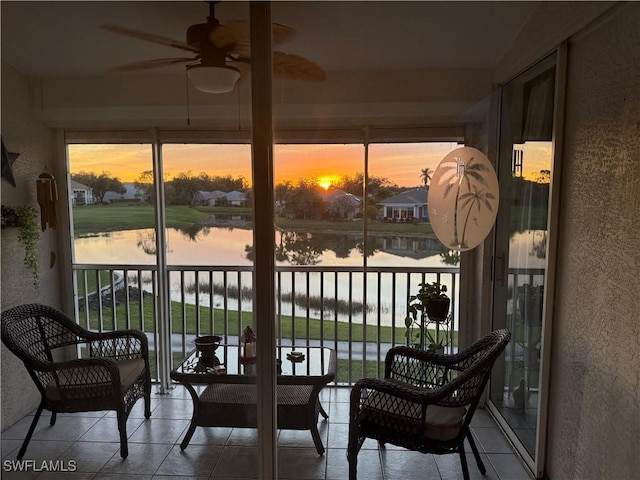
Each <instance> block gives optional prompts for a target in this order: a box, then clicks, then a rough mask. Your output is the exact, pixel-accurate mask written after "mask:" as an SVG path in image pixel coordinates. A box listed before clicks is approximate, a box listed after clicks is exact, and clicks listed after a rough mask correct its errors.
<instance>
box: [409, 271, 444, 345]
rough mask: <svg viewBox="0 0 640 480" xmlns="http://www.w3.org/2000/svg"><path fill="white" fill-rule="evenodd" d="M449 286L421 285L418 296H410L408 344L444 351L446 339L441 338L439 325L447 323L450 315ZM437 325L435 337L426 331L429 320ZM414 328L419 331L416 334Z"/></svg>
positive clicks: (439, 284)
mask: <svg viewBox="0 0 640 480" xmlns="http://www.w3.org/2000/svg"><path fill="white" fill-rule="evenodd" d="M446 292H447V286H446V285H443V284H441V283H440V282H431V283H421V284H420V289H419V290H418V293H417V294H416V295H411V296H409V302H408V304H407V317H406V318H405V321H404V322H405V327H406V332H405V335H406V336H407V344H409V345H411V344H413V345H414V346H419V347H421V348H425V347H426V348H427V350H429V351H442V350H443V349H444V338H440V335H439V334H440V332H439V326H440V325H439V324H440V323H442V322H446V320H447V317H448V314H449V305H450V304H451V300H450V298H449V297H448V296H447V293H446ZM426 317H428V318H429V320H430V321H431V322H434V323H435V324H436V332H435V336H432V335H431V333H430V332H429V331H428V330H426V328H425V327H426V323H427V318H426ZM414 328H417V329H418V331H417V332H416V333H415V334H414Z"/></svg>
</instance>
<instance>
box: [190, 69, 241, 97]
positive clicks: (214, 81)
mask: <svg viewBox="0 0 640 480" xmlns="http://www.w3.org/2000/svg"><path fill="white" fill-rule="evenodd" d="M187 76H188V77H189V80H191V83H192V84H193V86H194V87H195V88H196V89H197V90H200V91H201V92H205V93H227V92H230V91H231V90H233V87H235V85H236V82H237V81H238V78H240V71H239V70H237V69H236V68H233V67H215V66H207V65H192V66H187Z"/></svg>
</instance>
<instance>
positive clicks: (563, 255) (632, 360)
mask: <svg viewBox="0 0 640 480" xmlns="http://www.w3.org/2000/svg"><path fill="white" fill-rule="evenodd" d="M639 155H640V4H638V3H632V4H629V5H627V6H625V7H624V8H620V9H618V10H616V11H615V13H612V15H611V16H610V18H607V19H606V20H603V21H602V22H599V24H598V25H597V26H596V27H594V28H592V29H590V30H589V31H587V32H585V33H584V34H583V35H580V36H577V37H576V38H575V39H572V40H571V41H570V43H569V64H568V87H567V101H566V122H565V143H564V149H563V166H562V168H563V172H562V176H563V181H562V208H561V226H560V250H559V265H558V267H559V268H558V280H557V285H558V291H557V296H556V306H555V307H556V313H555V324H554V330H553V339H554V340H553V347H552V365H551V390H550V392H551V398H550V405H549V407H550V418H549V444H548V449H547V451H548V460H547V472H548V474H549V477H550V478H554V479H580V480H585V479H594V480H596V479H598V480H599V479H604V478H607V479H616V480H627V479H629V480H631V479H636V478H639V476H640V294H639V292H640V275H639V274H640V250H639V249H638V229H639V228H640V156H639Z"/></svg>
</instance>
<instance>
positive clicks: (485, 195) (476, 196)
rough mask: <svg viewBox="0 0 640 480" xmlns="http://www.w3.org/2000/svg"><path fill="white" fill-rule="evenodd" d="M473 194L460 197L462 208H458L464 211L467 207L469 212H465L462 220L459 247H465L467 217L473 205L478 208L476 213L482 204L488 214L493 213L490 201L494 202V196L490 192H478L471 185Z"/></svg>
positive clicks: (469, 193)
mask: <svg viewBox="0 0 640 480" xmlns="http://www.w3.org/2000/svg"><path fill="white" fill-rule="evenodd" d="M472 187H473V192H467V193H465V194H463V195H461V196H460V201H461V202H462V206H461V207H460V208H461V209H462V210H464V209H465V208H466V207H467V206H468V207H469V210H467V217H466V218H465V219H464V226H463V227H462V243H461V245H462V246H463V247H464V246H466V242H465V238H464V236H465V234H466V232H467V223H468V222H469V216H470V215H471V210H473V207H474V205H477V206H478V212H480V209H481V205H483V204H484V206H485V207H487V208H488V209H489V211H490V212H492V211H493V206H492V205H491V202H490V200H495V199H496V196H495V195H494V194H493V193H491V192H485V191H484V190H480V191H478V189H477V188H476V186H475V185H472Z"/></svg>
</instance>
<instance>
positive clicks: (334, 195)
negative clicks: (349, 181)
mask: <svg viewBox="0 0 640 480" xmlns="http://www.w3.org/2000/svg"><path fill="white" fill-rule="evenodd" d="M320 195H321V196H322V199H323V200H324V201H325V202H327V203H329V202H335V201H336V200H339V199H347V201H348V202H349V203H351V204H359V203H360V202H361V199H360V197H356V196H355V195H353V194H351V193H348V192H345V191H344V190H340V189H339V188H332V189H331V190H326V191H321V192H320Z"/></svg>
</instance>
